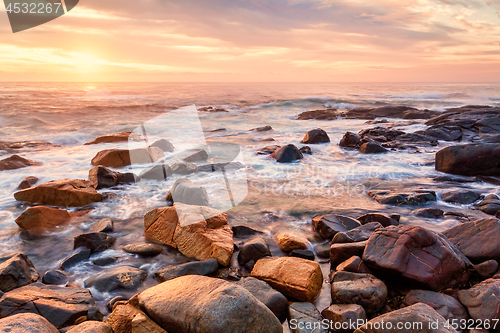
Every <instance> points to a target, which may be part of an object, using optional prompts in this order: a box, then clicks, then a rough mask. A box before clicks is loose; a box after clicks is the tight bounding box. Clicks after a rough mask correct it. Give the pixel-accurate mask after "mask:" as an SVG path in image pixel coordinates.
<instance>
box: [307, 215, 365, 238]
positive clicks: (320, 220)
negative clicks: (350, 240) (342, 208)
mask: <svg viewBox="0 0 500 333" xmlns="http://www.w3.org/2000/svg"><path fill="white" fill-rule="evenodd" d="M312 225H313V228H314V231H316V233H317V234H318V235H320V236H321V237H323V238H326V239H331V238H333V237H334V236H335V235H336V234H337V233H338V232H346V231H349V230H352V229H354V228H357V227H359V226H361V223H360V222H359V221H357V220H355V219H352V218H350V217H347V216H342V215H335V214H329V215H323V216H316V217H314V218H313V219H312Z"/></svg>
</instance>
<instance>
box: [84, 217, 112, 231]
mask: <svg viewBox="0 0 500 333" xmlns="http://www.w3.org/2000/svg"><path fill="white" fill-rule="evenodd" d="M113 230H114V224H113V221H112V220H111V219H107V218H106V219H100V220H99V221H97V222H95V223H94V224H92V226H91V227H90V232H113Z"/></svg>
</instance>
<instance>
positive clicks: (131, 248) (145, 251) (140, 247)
mask: <svg viewBox="0 0 500 333" xmlns="http://www.w3.org/2000/svg"><path fill="white" fill-rule="evenodd" d="M122 250H123V251H125V252H128V253H132V254H138V255H140V256H144V257H154V256H157V255H159V254H160V253H162V252H163V246H160V245H156V244H151V243H146V244H128V245H125V246H124V247H122Z"/></svg>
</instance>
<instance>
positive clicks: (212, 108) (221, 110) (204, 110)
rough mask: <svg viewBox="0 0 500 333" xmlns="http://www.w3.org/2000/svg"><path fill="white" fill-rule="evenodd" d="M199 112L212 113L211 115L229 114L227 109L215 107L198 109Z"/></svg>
mask: <svg viewBox="0 0 500 333" xmlns="http://www.w3.org/2000/svg"><path fill="white" fill-rule="evenodd" d="M198 111H199V112H210V113H216V112H229V111H227V110H226V109H224V108H221V107H219V106H215V107H214V106H205V107H201V108H198Z"/></svg>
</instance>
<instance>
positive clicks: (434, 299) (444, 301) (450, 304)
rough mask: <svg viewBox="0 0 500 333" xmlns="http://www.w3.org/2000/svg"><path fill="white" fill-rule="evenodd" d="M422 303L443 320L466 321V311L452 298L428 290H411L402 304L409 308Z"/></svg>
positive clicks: (467, 317) (467, 316)
mask: <svg viewBox="0 0 500 333" xmlns="http://www.w3.org/2000/svg"><path fill="white" fill-rule="evenodd" d="M417 303H424V304H427V305H429V306H430V307H432V308H433V309H434V310H436V311H437V312H438V313H439V314H440V315H441V316H443V317H444V319H448V320H453V319H457V320H463V319H464V320H467V319H469V314H468V313H467V309H466V308H465V307H464V306H463V305H462V304H461V303H460V302H459V301H458V300H457V299H456V298H454V297H451V296H449V295H446V294H443V293H437V292H434V291H430V290H412V291H410V292H409V293H408V294H406V296H405V298H404V300H403V304H404V305H405V306H411V305H413V304H417Z"/></svg>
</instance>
